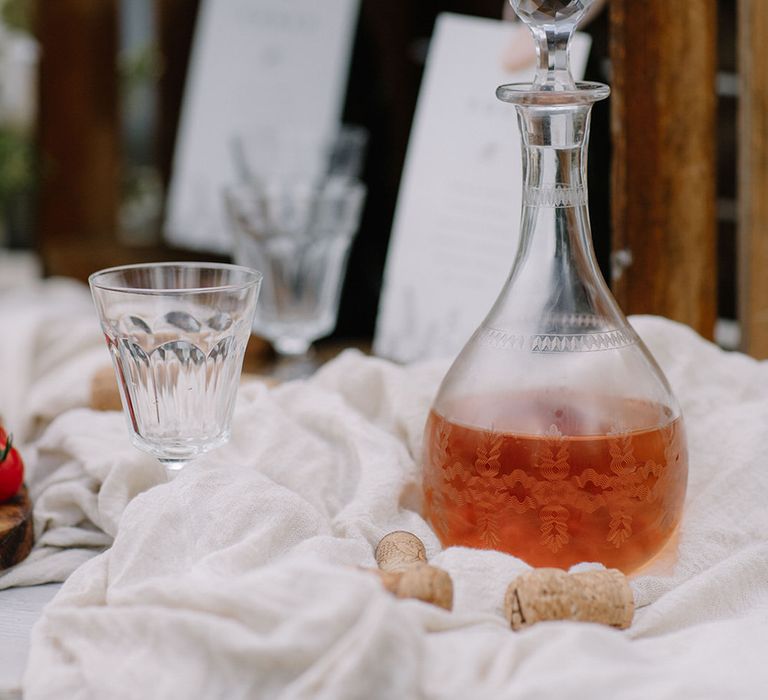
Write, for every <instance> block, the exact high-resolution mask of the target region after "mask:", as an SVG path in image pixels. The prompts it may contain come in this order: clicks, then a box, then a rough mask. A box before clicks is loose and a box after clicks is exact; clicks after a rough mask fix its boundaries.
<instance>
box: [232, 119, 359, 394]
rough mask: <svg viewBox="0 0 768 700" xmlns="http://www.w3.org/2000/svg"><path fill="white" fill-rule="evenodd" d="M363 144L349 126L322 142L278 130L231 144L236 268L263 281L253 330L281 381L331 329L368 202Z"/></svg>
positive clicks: (307, 365)
mask: <svg viewBox="0 0 768 700" xmlns="http://www.w3.org/2000/svg"><path fill="white" fill-rule="evenodd" d="M366 142H367V132H365V130H364V129H362V128H360V127H352V126H345V127H343V128H341V129H340V131H339V132H338V133H337V134H335V135H334V137H333V138H330V139H327V140H325V139H321V140H319V141H312V140H311V139H308V138H307V136H306V134H305V135H303V137H302V134H301V133H298V134H297V133H292V132H291V131H290V130H284V131H282V132H281V133H280V134H275V135H274V138H271V139H269V140H267V139H265V138H258V137H257V136H255V135H251V138H240V139H238V140H237V142H236V144H237V147H236V149H235V161H236V165H237V168H236V169H237V170H238V172H239V179H238V181H237V182H236V183H234V184H232V185H231V186H228V187H226V188H225V189H224V201H225V206H226V210H227V212H228V214H229V221H230V225H231V229H232V232H233V244H234V256H235V261H236V262H238V263H240V264H243V265H248V266H253V267H257V268H259V269H260V270H263V272H264V283H263V285H262V291H261V302H260V303H259V308H258V309H257V311H256V316H255V320H254V331H255V332H256V333H257V334H258V335H260V336H262V337H264V338H266V339H267V340H269V341H270V342H271V343H272V346H273V347H274V349H275V351H276V353H277V355H278V358H279V359H278V363H277V366H276V367H275V368H274V371H273V375H274V376H276V377H277V378H279V379H293V378H296V377H300V376H304V375H307V374H310V373H311V372H312V371H313V370H314V369H315V368H316V366H317V363H316V360H315V358H314V356H313V353H312V343H313V342H314V341H315V340H317V339H319V338H322V337H324V336H327V335H328V334H330V333H331V332H332V331H333V329H334V328H335V326H336V317H337V312H338V306H339V296H340V293H341V287H342V283H343V281H344V276H345V271H346V266H347V256H348V254H349V250H350V246H351V244H352V241H353V239H354V237H355V234H356V233H357V230H358V225H359V223H360V217H361V212H362V209H363V204H364V201H365V195H366V187H365V185H364V184H363V182H361V181H360V179H359V177H358V176H359V172H360V168H361V164H362V159H363V153H364V151H365V146H366Z"/></svg>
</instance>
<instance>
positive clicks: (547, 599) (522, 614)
mask: <svg viewBox="0 0 768 700" xmlns="http://www.w3.org/2000/svg"><path fill="white" fill-rule="evenodd" d="M504 611H505V614H506V617H507V620H509V622H510V624H511V625H512V628H513V629H516V630H517V629H521V628H523V627H527V626H529V625H533V624H535V623H536V622H543V621H546V620H576V621H580V622H597V623H602V624H604V625H611V626H613V627H618V628H619V629H626V628H627V627H629V626H630V624H632V617H633V616H634V612H635V603H634V598H633V596H632V589H631V588H630V587H629V583H628V582H627V579H626V577H625V576H624V574H622V573H621V571H618V570H617V569H608V570H607V571H606V570H600V571H581V572H578V573H574V574H568V573H566V572H565V571H562V570H560V569H534V570H533V571H529V572H528V573H525V574H523V575H522V576H518V577H517V578H516V579H515V580H514V581H513V582H512V583H511V584H510V585H509V587H508V588H507V593H506V595H505V597H504Z"/></svg>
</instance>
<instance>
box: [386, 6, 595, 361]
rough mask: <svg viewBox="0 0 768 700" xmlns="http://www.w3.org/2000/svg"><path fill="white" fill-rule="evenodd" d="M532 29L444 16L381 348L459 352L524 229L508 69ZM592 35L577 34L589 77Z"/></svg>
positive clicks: (403, 356)
mask: <svg viewBox="0 0 768 700" xmlns="http://www.w3.org/2000/svg"><path fill="white" fill-rule="evenodd" d="M527 33H528V30H527V28H525V27H523V26H522V25H517V24H513V23H510V22H502V21H500V20H498V21H497V20H490V19H480V18H475V17H466V16H461V15H454V14H443V15H441V16H440V17H439V18H438V22H437V25H436V27H435V33H434V36H433V39H432V44H431V47H430V51H429V57H428V60H427V66H426V71H425V74H424V79H423V82H422V86H421V92H420V94H419V102H418V106H417V109H416V116H415V118H414V123H413V127H412V130H411V139H410V143H409V145H408V155H407V158H406V163H405V168H404V172H403V179H402V183H401V186H400V194H399V197H398V204H397V211H396V214H395V221H394V226H393V230H392V238H391V241H390V247H389V254H388V257H387V266H386V270H385V278H384V286H383V289H382V297H381V303H380V306H379V316H378V320H377V328H376V337H375V339H374V350H375V352H376V354H378V355H381V356H384V357H389V358H392V359H395V360H399V361H402V362H409V361H413V360H417V359H425V358H430V357H450V356H455V355H456V354H457V353H458V352H459V350H461V348H462V346H463V345H464V343H465V342H466V341H467V340H468V339H469V337H470V335H471V334H472V333H473V332H474V330H475V329H476V328H477V326H478V325H479V324H480V321H482V319H483V317H484V316H485V314H486V313H487V312H488V311H489V310H490V308H491V305H492V304H493V302H494V300H495V299H496V297H497V296H498V294H499V292H500V291H501V288H502V286H503V284H504V281H505V280H506V278H507V275H508V274H509V270H510V269H511V266H512V261H513V259H514V255H515V251H516V250H517V243H518V237H519V225H520V223H519V219H520V208H521V199H522V162H521V154H520V136H519V132H518V129H517V116H516V110H515V108H514V107H513V106H512V105H509V104H505V103H503V102H500V101H499V100H497V99H496V96H495V92H496V87H497V86H499V85H501V84H503V83H513V82H529V81H531V80H532V79H533V73H534V66H533V63H532V62H531V65H530V67H529V68H528V69H525V70H522V71H516V72H509V71H507V70H505V68H504V62H505V61H504V57H505V56H506V55H508V53H509V48H510V42H515V41H517V42H519V41H532V40H531V39H530V37H529V36H528V34H527ZM589 47H590V38H589V37H588V36H587V35H584V34H577V35H576V36H575V38H574V40H573V43H572V47H571V67H572V70H573V73H574V75H575V76H576V77H581V76H583V74H584V70H585V68H586V63H587V58H588V55H589Z"/></svg>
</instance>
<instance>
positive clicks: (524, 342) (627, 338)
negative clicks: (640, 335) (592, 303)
mask: <svg viewBox="0 0 768 700" xmlns="http://www.w3.org/2000/svg"><path fill="white" fill-rule="evenodd" d="M478 340H479V341H480V342H481V343H483V345H488V346H490V347H493V348H498V349H499V350H524V351H528V352H552V353H556V352H595V351H597V350H613V349H615V348H623V347H627V346H629V345H632V344H634V343H635V342H636V336H635V333H634V331H632V330H631V329H630V328H621V329H619V328H617V329H614V330H608V331H592V332H587V333H568V334H565V333H563V334H561V333H537V334H530V335H529V334H518V333H509V332H507V331H503V330H501V329H499V328H492V327H484V328H481V329H480V330H479V331H478Z"/></svg>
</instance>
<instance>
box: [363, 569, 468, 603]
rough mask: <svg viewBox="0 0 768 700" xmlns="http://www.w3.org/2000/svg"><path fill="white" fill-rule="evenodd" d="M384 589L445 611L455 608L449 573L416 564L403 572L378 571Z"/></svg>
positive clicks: (399, 596) (400, 596)
mask: <svg viewBox="0 0 768 700" xmlns="http://www.w3.org/2000/svg"><path fill="white" fill-rule="evenodd" d="M376 573H378V575H379V578H380V579H381V582H382V584H383V585H384V588H386V589H387V590H388V591H389V592H390V593H392V594H394V595H396V596H397V597H398V598H414V599H416V600H421V601H422V602H424V603H431V604H432V605H437V606H438V607H441V608H444V609H445V610H451V609H452V608H453V581H452V580H451V577H450V575H449V574H448V572H447V571H443V570H442V569H438V568H437V567H436V566H430V565H429V564H416V565H414V566H411V567H408V568H406V569H405V570H403V571H377V572H376Z"/></svg>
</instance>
